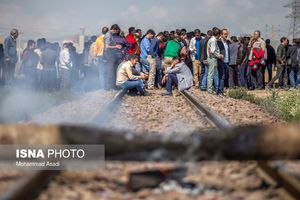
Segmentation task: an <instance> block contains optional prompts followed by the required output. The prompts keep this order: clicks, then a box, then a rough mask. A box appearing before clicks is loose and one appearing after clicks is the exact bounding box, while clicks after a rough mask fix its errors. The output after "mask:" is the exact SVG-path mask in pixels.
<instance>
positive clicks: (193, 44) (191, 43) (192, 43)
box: [189, 38, 196, 52]
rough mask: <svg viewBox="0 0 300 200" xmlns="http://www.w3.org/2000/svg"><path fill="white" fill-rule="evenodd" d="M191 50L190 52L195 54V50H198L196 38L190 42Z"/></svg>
mask: <svg viewBox="0 0 300 200" xmlns="http://www.w3.org/2000/svg"><path fill="white" fill-rule="evenodd" d="M189 50H190V52H195V50H196V48H195V40H194V38H193V39H192V40H191V42H190V45H189Z"/></svg>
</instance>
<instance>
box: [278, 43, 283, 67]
mask: <svg viewBox="0 0 300 200" xmlns="http://www.w3.org/2000/svg"><path fill="white" fill-rule="evenodd" d="M282 49H283V47H281V46H280V47H279V48H278V50H277V59H278V61H279V63H281V64H284V62H283V59H282V54H283V53H282Z"/></svg>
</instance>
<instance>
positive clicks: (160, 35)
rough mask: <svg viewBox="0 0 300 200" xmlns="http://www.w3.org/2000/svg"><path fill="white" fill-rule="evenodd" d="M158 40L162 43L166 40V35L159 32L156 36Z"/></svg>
mask: <svg viewBox="0 0 300 200" xmlns="http://www.w3.org/2000/svg"><path fill="white" fill-rule="evenodd" d="M156 38H157V39H158V40H159V41H160V42H161V41H163V40H164V34H163V32H159V33H158V34H157V36H156Z"/></svg>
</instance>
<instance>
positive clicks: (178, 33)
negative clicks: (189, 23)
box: [174, 29, 181, 40]
mask: <svg viewBox="0 0 300 200" xmlns="http://www.w3.org/2000/svg"><path fill="white" fill-rule="evenodd" d="M180 34H181V30H180V29H176V30H175V31H174V37H175V39H177V40H178V39H179V38H180Z"/></svg>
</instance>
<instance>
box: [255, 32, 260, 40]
mask: <svg viewBox="0 0 300 200" xmlns="http://www.w3.org/2000/svg"><path fill="white" fill-rule="evenodd" d="M253 38H254V39H255V40H257V39H259V38H260V31H259V30H256V31H254V34H253Z"/></svg>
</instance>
